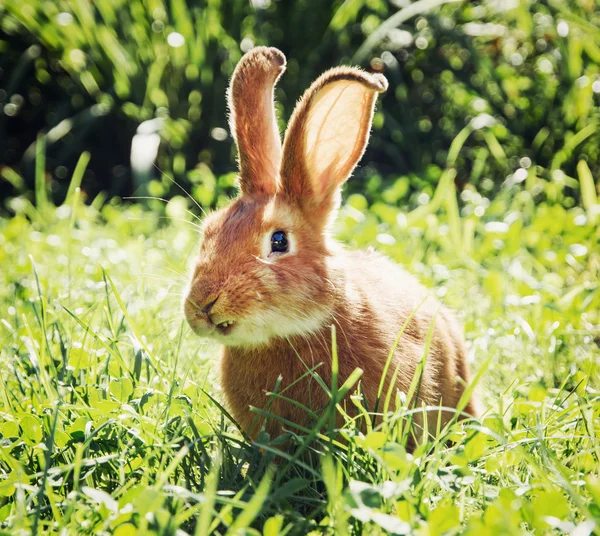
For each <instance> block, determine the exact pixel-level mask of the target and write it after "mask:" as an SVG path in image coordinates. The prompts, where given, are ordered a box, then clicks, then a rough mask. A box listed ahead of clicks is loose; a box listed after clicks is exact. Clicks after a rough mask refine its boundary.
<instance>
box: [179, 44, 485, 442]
mask: <svg viewBox="0 0 600 536" xmlns="http://www.w3.org/2000/svg"><path fill="white" fill-rule="evenodd" d="M284 70H285V56H284V55H283V54H282V53H281V52H280V51H279V50H277V49H275V48H265V47H257V48H254V49H253V50H251V51H250V52H248V53H247V54H246V55H245V56H244V57H243V58H242V59H241V61H240V62H239V64H238V66H237V68H236V69H235V72H234V74H233V77H232V80H231V85H230V88H229V107H230V114H231V115H230V125H231V130H232V132H233V135H234V138H235V140H236V142H237V146H238V151H239V168H240V169H239V171H240V176H239V189H240V196H239V197H238V198H237V199H235V200H233V201H232V202H231V204H230V205H229V206H228V207H226V208H224V209H222V210H219V211H217V212H215V213H213V214H211V215H209V216H208V217H207V218H206V219H205V221H204V224H203V233H202V235H203V236H202V244H201V247H200V255H199V257H198V259H197V262H196V266H195V270H194V272H193V277H192V280H191V283H190V287H189V293H188V295H187V297H186V300H185V304H184V309H185V314H186V317H187V320H188V322H189V324H190V326H191V327H192V329H193V330H194V331H195V332H196V333H197V334H198V335H201V336H204V337H211V338H213V339H216V340H217V341H219V342H220V343H221V344H222V345H223V346H222V360H221V381H222V386H223V391H224V393H225V397H226V401H227V405H228V407H229V409H230V411H231V412H232V414H233V416H234V417H235V419H236V420H237V421H238V423H239V424H240V425H241V427H242V428H243V429H244V430H245V431H246V432H247V433H248V434H249V435H250V436H251V437H256V435H257V433H258V431H259V430H260V426H261V421H260V419H257V415H256V413H255V412H253V411H251V409H250V407H251V406H254V407H258V408H264V407H265V406H266V405H267V402H268V401H269V400H271V402H270V404H271V405H270V408H269V411H271V412H274V413H276V414H278V415H280V416H281V417H283V418H285V419H287V420H288V421H291V422H294V423H297V424H299V425H304V424H307V422H308V421H309V414H308V413H307V412H306V411H305V410H304V409H302V408H300V407H298V405H297V404H292V403H290V402H286V401H282V400H281V399H279V398H271V399H270V397H269V396H268V395H267V392H270V391H272V390H273V388H274V387H275V385H276V382H277V379H278V377H279V376H281V378H282V384H281V387H280V391H281V390H282V389H286V388H287V390H286V391H285V396H286V397H288V398H291V399H293V400H295V401H297V402H299V403H301V404H302V405H304V406H306V407H308V408H310V409H311V410H313V411H314V412H317V411H318V410H319V409H320V408H322V407H324V406H325V405H326V403H327V400H328V398H327V394H326V393H325V392H324V391H323V390H322V389H321V388H320V387H319V386H318V385H317V384H316V382H315V381H314V380H312V381H311V379H309V376H308V377H305V378H304V379H302V380H301V381H298V382H295V380H298V379H299V378H300V377H301V376H303V375H305V373H306V371H307V369H308V368H312V367H315V366H316V365H318V364H319V363H324V365H323V366H321V367H320V368H318V373H319V374H320V375H321V377H322V378H323V379H324V381H325V383H327V384H329V382H330V380H331V344H332V343H331V339H332V337H331V331H332V330H331V326H332V325H335V326H336V331H337V346H338V356H339V377H340V380H339V381H340V382H343V381H344V380H345V379H346V378H347V377H348V376H349V375H350V374H351V373H352V371H354V369H356V368H357V367H358V368H361V369H363V371H364V374H363V376H362V379H361V382H362V389H363V391H364V393H365V394H366V398H367V402H368V404H369V407H370V408H373V406H374V403H375V399H376V397H377V391H378V388H379V384H380V380H381V377H382V375H383V372H384V367H385V364H386V360H387V358H388V355H389V352H390V350H391V348H392V346H393V343H394V340H395V338H396V337H397V335H398V333H399V330H400V329H401V327H402V326H403V324H404V323H405V321H406V320H407V319H408V318H409V317H410V315H411V314H412V313H415V311H416V313H415V314H414V316H413V318H412V320H411V321H410V322H409V323H408V325H407V328H406V330H405V332H404V334H403V336H402V338H401V340H400V344H399V345H398V347H397V349H396V351H395V354H394V356H393V360H392V363H391V366H390V367H389V374H388V377H387V378H386V384H387V383H389V381H390V380H391V377H392V374H393V371H394V370H395V369H396V368H397V366H399V370H400V373H399V375H398V379H397V383H396V385H395V387H396V388H397V389H399V390H401V391H403V392H407V391H408V389H409V386H410V383H411V380H412V378H413V375H414V372H415V369H416V367H417V364H418V363H419V361H420V360H421V358H422V356H423V354H424V349H425V344H426V339H427V333H428V330H429V326H430V324H431V322H432V321H433V322H434V323H435V324H434V328H433V335H432V339H431V345H430V351H429V356H428V359H427V362H426V366H425V369H424V372H423V376H422V380H421V385H420V390H419V395H418V403H419V405H421V404H425V405H429V406H432V405H433V406H436V405H437V406H439V405H440V404H442V405H443V406H448V407H452V408H453V407H456V404H457V403H458V401H459V398H460V397H461V395H462V393H463V389H464V386H465V384H466V383H467V382H468V381H469V370H468V366H467V363H466V361H465V348H464V343H463V339H462V335H461V332H460V330H459V328H458V327H457V325H456V323H455V321H454V319H453V318H452V316H451V314H450V313H449V312H448V311H447V310H446V309H444V308H443V307H441V306H440V305H439V304H438V303H437V302H436V301H435V300H433V299H432V298H428V297H427V291H426V290H425V289H424V288H423V287H422V286H421V285H420V284H419V283H418V282H417V281H416V280H415V279H414V278H413V277H412V276H410V275H409V274H407V273H406V272H404V271H403V270H401V269H400V268H399V267H398V266H397V265H395V264H394V263H392V262H391V261H390V260H388V259H387V258H385V257H383V256H381V255H378V254H376V253H366V252H360V251H346V250H345V249H344V248H343V247H341V246H340V245H339V244H337V243H336V242H335V241H334V240H333V239H332V237H331V236H330V233H329V228H330V224H331V223H332V220H333V219H334V217H335V214H336V211H337V208H338V206H339V203H340V188H341V186H342V185H343V183H344V182H345V181H346V180H347V179H348V178H349V176H350V174H351V173H352V170H353V169H354V167H355V166H356V164H357V163H358V161H359V160H360V158H361V156H362V154H363V152H364V149H365V147H366V145H367V141H368V137H369V130H370V128H371V120H372V117H373V110H374V107H375V101H376V99H377V95H378V94H379V93H381V92H383V91H385V90H386V89H387V86H388V83H387V80H386V79H385V77H384V76H383V75H381V74H369V73H366V72H364V71H361V70H359V69H355V68H348V67H337V68H335V69H331V70H329V71H327V72H326V73H324V74H323V75H322V76H320V77H319V78H318V79H317V80H316V81H315V82H314V83H313V84H312V86H311V87H310V88H309V89H308V90H307V91H306V93H305V94H304V96H303V97H302V99H301V100H300V102H299V103H298V104H297V106H296V109H295V111H294V113H293V115H292V118H291V119H290V123H289V126H288V129H287V131H286V133H285V138H284V142H283V149H282V146H281V139H280V134H279V130H278V128H277V122H276V117H275V109H274V98H273V90H274V86H275V83H276V82H277V80H278V79H279V77H280V76H281V74H282V73H283V71H284ZM294 382H295V383H294ZM386 391H387V389H386ZM465 411H466V412H468V413H470V414H472V415H475V407H474V402H473V401H471V402H469V404H468V405H467V407H466V408H465ZM450 415H451V412H448V411H446V412H444V415H443V419H444V421H445V420H447V419H448V418H449V417H450ZM431 420H433V421H435V420H436V418H432V419H431ZM267 430H268V431H269V432H270V433H271V434H272V435H277V434H278V433H279V432H280V431H281V427H280V425H279V424H278V423H277V422H276V421H274V420H273V419H271V420H269V422H268V423H267Z"/></svg>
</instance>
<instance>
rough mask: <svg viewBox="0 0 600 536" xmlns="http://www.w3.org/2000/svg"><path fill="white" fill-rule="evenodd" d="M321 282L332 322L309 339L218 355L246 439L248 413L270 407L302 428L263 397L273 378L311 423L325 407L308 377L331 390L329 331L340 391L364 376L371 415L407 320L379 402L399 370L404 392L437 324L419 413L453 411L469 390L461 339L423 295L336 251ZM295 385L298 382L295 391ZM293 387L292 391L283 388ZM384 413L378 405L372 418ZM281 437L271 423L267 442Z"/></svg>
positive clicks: (390, 267)
mask: <svg viewBox="0 0 600 536" xmlns="http://www.w3.org/2000/svg"><path fill="white" fill-rule="evenodd" d="M327 275H328V277H327V279H328V280H329V281H330V282H331V291H330V292H328V295H327V298H328V301H329V304H328V307H330V311H331V313H330V314H329V315H328V316H327V318H326V320H325V322H324V323H323V325H322V327H320V328H319V329H317V330H316V331H315V332H313V333H310V334H306V335H296V336H292V337H291V338H289V339H287V340H285V339H281V340H271V341H270V342H269V343H268V344H267V345H264V346H262V345H261V346H256V347H252V346H249V347H248V346H233V347H230V346H224V347H223V352H222V359H221V379H222V386H223V391H224V394H225V396H226V399H227V404H228V407H229V408H230V409H231V412H232V414H233V417H234V418H235V419H236V421H238V423H239V424H240V425H241V427H242V428H243V429H244V430H246V431H248V432H249V433H250V435H251V436H255V434H256V433H257V432H258V431H259V430H260V427H261V424H262V420H261V419H260V418H259V416H258V415H257V413H255V412H254V411H251V409H250V407H251V406H252V407H256V408H265V407H268V408H269V409H268V411H270V412H272V413H275V414H277V415H279V416H281V417H283V418H284V419H286V420H288V421H291V422H294V423H297V424H299V425H307V424H309V421H310V418H311V417H310V414H308V413H307V412H306V410H304V409H302V408H299V407H298V406H297V405H294V404H292V403H290V402H287V401H285V400H283V399H282V398H278V397H273V398H270V397H269V395H267V393H268V392H272V391H273V390H274V388H275V386H276V384H277V380H278V378H279V377H280V376H281V384H280V386H279V389H278V391H279V393H282V391H283V393H282V396H283V397H285V398H290V399H292V400H294V401H296V402H300V403H301V404H303V405H304V406H306V407H307V408H310V409H311V410H313V411H314V412H315V413H318V410H319V409H321V408H323V407H325V405H326V404H327V403H328V400H329V396H328V394H327V393H326V392H325V391H324V390H323V389H322V388H321V387H320V386H319V385H318V384H317V382H316V381H315V380H314V379H312V378H311V375H310V374H307V371H308V370H309V369H313V368H314V367H318V368H317V369H316V372H317V373H318V374H319V376H321V378H322V379H323V380H324V382H325V384H326V385H328V386H330V385H331V355H332V354H331V345H332V330H331V325H335V327H336V332H337V337H336V341H337V352H338V363H339V365H338V366H339V385H341V384H342V383H343V382H344V381H345V380H346V379H347V378H348V376H349V375H350V374H351V373H352V372H353V371H354V370H355V369H357V368H360V369H362V370H363V376H362V378H361V380H360V381H361V387H362V390H363V392H364V394H365V396H366V399H367V404H368V407H369V409H371V410H373V408H374V406H375V402H376V400H377V393H378V390H379V386H380V380H381V378H382V376H383V373H384V367H385V364H386V361H387V359H388V356H389V353H390V350H391V348H393V345H394V342H395V339H396V337H397V336H398V334H399V332H400V329H401V328H402V326H404V325H405V323H406V321H407V319H409V318H410V317H411V315H413V316H412V318H411V320H410V321H409V322H408V324H407V325H406V328H405V330H404V333H403V334H402V337H401V339H400V341H399V344H398V346H397V348H396V352H395V354H394V357H393V359H392V362H391V364H390V367H389V369H388V374H387V381H386V382H385V384H384V390H383V395H382V398H385V395H386V394H387V391H388V388H389V381H390V380H391V378H392V376H393V374H394V371H395V369H396V368H397V367H399V373H398V376H397V382H396V385H395V388H396V389H399V390H400V391H402V392H404V393H406V392H408V390H409V387H410V383H411V381H412V378H413V375H414V373H415V369H416V367H417V365H418V363H419V361H420V360H421V359H422V357H423V355H424V354H425V351H426V343H427V336H428V330H429V326H430V325H431V322H432V321H435V326H434V328H433V332H432V334H431V339H430V343H429V353H428V356H427V361H426V366H425V368H424V370H423V373H422V379H421V384H420V388H419V398H418V401H419V403H418V404H417V406H418V407H420V406H421V404H425V405H427V406H439V404H440V401H443V404H444V405H445V406H448V407H455V406H456V404H457V402H458V400H459V398H460V396H461V394H462V391H463V388H464V384H465V383H466V382H468V371H467V370H466V369H465V367H464V366H462V364H463V363H464V359H465V355H464V343H463V342H462V336H461V334H460V331H459V330H458V328H457V326H456V325H455V323H454V322H453V320H452V318H451V316H450V315H449V313H448V311H447V310H446V309H444V308H443V307H441V306H440V305H439V304H438V303H437V302H436V301H435V300H434V299H432V298H431V297H428V293H427V291H426V289H425V288H424V287H423V286H421V285H420V284H419V283H418V282H417V280H416V279H415V278H414V277H413V276H411V275H410V274H408V273H407V272H405V271H404V270H402V269H401V268H399V267H398V266H397V265H396V264H394V263H393V262H391V261H390V260H388V259H387V258H385V257H382V256H380V255H378V254H377V253H365V252H361V251H344V252H343V253H342V252H340V251H337V252H336V253H334V254H333V255H332V256H331V258H330V263H328V266H327ZM320 364H321V365H320ZM319 365H320V366H319ZM302 376H304V377H305V378H304V379H303V380H301V381H299V382H297V383H295V384H294V382H295V381H296V380H298V379H299V378H301V377H302ZM461 380H462V381H461ZM291 384H294V385H292V387H289V386H290V385H291ZM394 398H395V397H394ZM394 398H392V402H393V400H394ZM346 405H347V408H348V413H350V414H353V413H354V406H353V404H351V403H349V404H348V402H347V401H346ZM382 408H383V400H382V402H381V403H380V405H379V411H381V409H382ZM466 411H467V412H470V413H473V408H471V406H468V407H467V408H466ZM450 416H451V413H450V412H444V413H443V420H444V421H446V420H447V419H448V418H449V417H450ZM429 422H430V423H432V424H433V425H434V427H435V425H436V424H437V413H436V412H432V413H430V415H429ZM280 429H281V427H280V425H279V423H278V422H277V421H275V420H273V419H271V420H269V421H268V422H267V431H268V432H270V434H271V435H277V433H278V432H279V431H280ZM289 429H291V430H293V427H289Z"/></svg>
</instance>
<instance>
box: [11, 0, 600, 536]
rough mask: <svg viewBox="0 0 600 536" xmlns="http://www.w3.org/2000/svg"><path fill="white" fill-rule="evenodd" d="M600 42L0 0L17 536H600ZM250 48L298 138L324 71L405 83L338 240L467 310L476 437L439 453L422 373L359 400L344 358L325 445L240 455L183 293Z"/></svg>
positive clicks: (244, 11)
mask: <svg viewBox="0 0 600 536" xmlns="http://www.w3.org/2000/svg"><path fill="white" fill-rule="evenodd" d="M298 21H302V24H299V23H298ZM599 28H600V3H599V0H520V1H513V0H503V1H497V0H473V1H465V0H462V1H461V0H416V1H413V2H409V1H407V0H391V1H387V0H330V1H329V2H324V1H323V0H298V1H295V2H284V1H271V0H251V1H248V0H227V1H224V0H169V1H166V0H165V1H163V0H128V1H127V2H125V1H123V0H101V1H96V2H93V1H90V0H75V1H72V0H4V1H0V536H4V535H11V536H12V535H19V536H25V535H30V534H31V535H37V534H57V535H61V536H67V535H79V534H82V535H96V534H99V535H109V534H112V535H115V536H134V535H139V536H145V535H157V536H158V535H161V536H163V535H164V536H170V535H173V536H185V535H186V534H189V535H194V536H205V535H208V534H215V535H225V534H228V535H242V534H245V535H263V536H277V535H288V536H292V535H305V534H311V535H334V534H335V535H341V536H345V535H360V534H364V535H378V534H400V535H404V534H406V535H415V536H438V535H439V536H441V535H448V536H450V535H455V534H466V535H470V536H496V535H520V534H523V535H525V534H569V535H573V536H587V535H591V534H595V535H600V440H599V437H600V372H599V367H600V202H599V195H600V189H599V184H598V176H599V175H600V128H598V127H599V125H600V30H599ZM254 45H268V46H275V47H278V48H279V49H281V50H282V51H283V52H284V53H285V54H286V56H287V58H288V69H287V72H286V74H285V75H284V76H283V77H282V80H281V83H280V84H279V85H278V87H277V90H276V94H275V97H276V101H277V112H278V115H279V122H280V125H279V126H280V129H281V130H283V128H284V127H285V120H286V119H287V118H289V117H290V114H291V113H292V110H293V107H294V104H295V102H296V100H297V99H298V98H299V97H300V95H301V94H302V92H303V91H304V90H305V89H306V88H307V87H308V86H309V84H310V83H311V81H312V80H314V79H315V78H316V77H317V76H318V75H319V74H320V73H322V72H323V71H324V70H325V69H328V68H330V67H332V66H335V65H359V66H361V67H363V68H364V69H366V70H368V71H372V72H381V73H384V74H385V76H386V77H387V78H388V80H389V82H390V88H389V90H388V91H387V92H386V93H385V95H382V96H381V98H380V100H379V103H378V106H377V110H376V113H375V116H374V121H373V129H372V134H371V142H370V146H369V149H368V150H367V152H366V153H365V156H364V158H363V160H362V161H361V165H360V166H359V167H358V168H357V169H356V171H355V173H354V176H353V177H352V178H351V179H350V181H349V182H348V185H347V187H346V189H345V191H344V202H343V205H342V208H341V210H340V214H339V218H338V221H337V224H336V226H335V230H334V232H335V235H336V237H337V238H338V239H339V240H340V241H341V242H342V243H344V244H345V246H346V247H348V248H368V247H374V248H375V249H377V250H379V251H380V252H382V253H384V254H385V255H388V256H389V257H390V258H392V259H393V260H395V261H396V262H397V263H399V264H401V265H403V266H404V267H405V268H406V269H407V270H409V271H410V272H412V273H414V274H415V275H416V276H417V277H418V278H419V280H420V281H421V282H422V283H423V284H424V285H426V286H427V287H428V288H430V289H431V293H432V294H433V295H434V296H436V297H437V298H438V299H439V300H440V301H442V302H443V303H444V304H446V305H447V306H448V307H450V308H451V309H453V310H454V311H455V312H456V316H457V317H458V319H459V320H460V323H461V324H462V326H463V327H464V332H465V338H466V341H467V347H468V360H469V363H470V364H471V368H472V371H473V376H474V384H473V385H474V388H475V389H476V390H477V392H478V396H479V398H480V399H481V401H482V403H483V405H484V406H485V413H483V414H482V415H481V417H480V418H477V419H467V420H463V421H460V422H457V419H455V420H453V421H452V422H451V423H450V424H449V425H448V426H445V427H442V426H438V430H437V433H436V434H435V435H432V436H428V435H424V434H423V433H422V432H419V429H418V428H417V427H415V426H412V424H413V419H414V416H415V414H416V413H417V412H419V411H422V408H418V407H414V406H413V405H411V404H409V403H407V400H411V399H412V397H411V394H412V393H414V391H415V390H416V389H418V381H419V377H418V375H417V376H416V377H415V380H414V381H413V384H412V386H411V389H410V390H409V392H408V393H401V392H398V391H393V390H390V391H388V392H382V394H381V398H380V401H379V402H380V403H379V404H378V406H377V408H369V407H367V406H366V404H365V402H364V400H363V399H362V396H361V389H360V387H361V383H360V379H361V378H360V376H361V371H360V370H359V369H357V370H356V371H355V373H354V374H353V375H352V376H351V377H350V378H349V379H348V381H347V382H345V383H340V382H336V381H333V382H332V384H331V385H328V384H327V383H325V382H324V381H323V380H322V379H321V375H320V371H323V370H325V369H324V368H323V367H330V368H331V369H332V371H333V373H332V377H333V378H336V376H335V370H336V359H337V356H336V354H335V352H334V353H333V354H332V356H331V360H330V361H329V362H326V363H323V364H322V365H321V367H317V368H315V369H311V370H307V372H306V374H307V375H311V376H312V377H313V379H314V384H315V385H318V386H319V388H321V389H323V390H325V391H326V392H327V393H328V398H329V400H330V403H329V405H328V406H327V407H326V408H325V410H324V411H323V412H322V413H320V414H318V415H314V416H313V417H314V418H313V423H314V424H313V425H312V426H311V427H299V426H297V425H295V424H294V423H290V422H284V423H282V424H283V425H284V428H285V430H286V434H285V436H283V437H279V438H272V437H269V436H268V435H267V434H266V433H262V434H261V435H260V436H259V437H258V439H257V440H256V441H254V442H253V441H251V440H250V439H249V438H248V437H246V436H245V435H244V434H243V432H241V431H240V429H239V428H238V426H237V425H236V423H235V422H234V421H233V419H232V418H231V416H230V415H229V413H228V411H227V408H226V407H224V406H223V396H222V393H221V390H220V386H219V378H218V348H217V347H216V346H215V345H213V344H212V343H210V342H209V341H206V340H202V339H200V338H198V337H196V336H195V335H194V334H193V333H192V332H191V331H190V329H189V327H188V326H187V324H186V322H185V321H184V318H183V311H182V296H183V293H184V290H185V287H186V284H187V278H188V274H189V269H190V265H191V263H192V262H193V260H194V257H195V255H196V254H197V242H198V225H199V224H200V222H201V220H202V218H203V217H204V211H209V210H211V209H214V208H216V207H219V206H221V205H223V204H224V203H226V202H227V201H228V199H229V198H230V197H232V196H233V195H235V193H236V188H235V172H234V170H235V159H236V151H235V145H234V142H233V140H232V138H231V135H230V133H229V132H228V130H227V120H226V100H225V90H226V87H227V84H228V80H229V78H230V76H231V74H232V72H233V69H234V67H235V65H236V64H237V62H238V61H239V60H240V58H241V57H242V55H243V53H244V52H246V51H247V50H249V49H250V48H251V47H252V46H254ZM397 335H398V344H400V345H401V344H402V331H400V332H399V333H398V334H397ZM332 337H333V338H335V333H332ZM426 358H427V351H426V350H425V352H424V355H423V362H425V361H426ZM272 389H273V396H274V397H276V396H285V392H282V391H281V390H280V385H278V384H276V385H273V386H272ZM348 394H350V395H351V397H350V402H349V403H351V404H353V405H354V407H355V408H353V409H355V411H354V413H356V414H357V415H358V416H357V417H356V418H350V417H348V416H347V415H346V416H345V417H344V419H342V422H344V423H345V424H344V425H343V426H342V427H341V428H337V429H336V428H335V422H336V419H335V415H336V414H337V413H342V415H344V411H345V409H344V407H342V405H341V404H339V403H338V402H339V401H340V400H341V399H342V398H343V397H344V395H348ZM392 407H393V408H397V409H395V410H394V411H391V410H390V408H392ZM433 409H434V408H429V411H428V412H426V415H433V411H432V410H433ZM256 411H257V414H258V413H260V412H262V415H267V416H269V417H270V418H273V419H277V418H278V417H277V416H276V415H270V413H269V409H268V408H263V409H261V408H257V409H256ZM432 418H433V417H432ZM338 422H339V421H338ZM409 445H414V449H411V448H409Z"/></svg>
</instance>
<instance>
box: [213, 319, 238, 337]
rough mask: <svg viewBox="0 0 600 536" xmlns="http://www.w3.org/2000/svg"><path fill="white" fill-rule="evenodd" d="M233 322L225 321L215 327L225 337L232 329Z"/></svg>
mask: <svg viewBox="0 0 600 536" xmlns="http://www.w3.org/2000/svg"><path fill="white" fill-rule="evenodd" d="M234 326H235V322H234V321H233V320H225V321H224V322H219V323H218V324H215V327H216V328H217V330H218V331H219V333H220V334H221V335H227V334H228V333H230V332H231V330H232V329H233V328H234Z"/></svg>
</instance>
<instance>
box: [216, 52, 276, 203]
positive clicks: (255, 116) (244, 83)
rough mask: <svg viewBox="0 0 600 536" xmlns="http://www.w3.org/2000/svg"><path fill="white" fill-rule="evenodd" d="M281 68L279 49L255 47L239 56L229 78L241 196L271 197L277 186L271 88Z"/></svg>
mask: <svg viewBox="0 0 600 536" xmlns="http://www.w3.org/2000/svg"><path fill="white" fill-rule="evenodd" d="M284 71H285V56H284V55H283V53H282V52H281V51H279V50H277V49H276V48H267V47H256V48H253V49H252V50H250V52H248V53H246V54H245V55H244V56H243V57H242V59H241V60H240V62H239V63H238V65H237V67H236V68H235V71H234V73H233V77H232V78H231V83H230V86H229V90H228V99H227V100H228V104H229V124H230V127H231V132H232V134H233V137H234V139H235V142H236V144H237V147H238V155H239V156H238V161H239V167H240V177H239V186H240V190H241V191H242V193H243V194H244V195H248V196H270V195H273V194H274V193H275V191H276V189H277V177H278V175H279V166H280V165H281V138H280V136H279V129H278V128H277V118H276V116H275V103H274V97H273V91H274V87H275V84H276V83H277V80H279V77H280V76H281V74H282V73H283V72H284Z"/></svg>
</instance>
